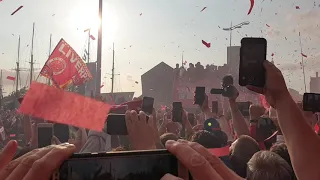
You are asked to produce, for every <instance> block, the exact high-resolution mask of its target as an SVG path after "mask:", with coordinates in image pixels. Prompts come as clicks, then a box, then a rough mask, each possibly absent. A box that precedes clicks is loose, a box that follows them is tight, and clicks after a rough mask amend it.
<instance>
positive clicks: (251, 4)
mask: <svg viewBox="0 0 320 180" xmlns="http://www.w3.org/2000/svg"><path fill="white" fill-rule="evenodd" d="M253 6H254V0H250V9H249V12H248V15H249V14H250V13H251V11H252V9H253Z"/></svg>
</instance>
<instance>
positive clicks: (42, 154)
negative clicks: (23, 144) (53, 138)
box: [0, 143, 76, 180]
mask: <svg viewBox="0 0 320 180" xmlns="http://www.w3.org/2000/svg"><path fill="white" fill-rule="evenodd" d="M10 146H14V145H10ZM11 148H12V149H11ZM11 148H10V149H11V150H14V148H13V147H11ZM75 150H76V149H75V146H74V145H71V144H69V143H64V144H61V145H51V146H48V147H44V148H40V149H34V150H32V151H31V152H29V153H27V154H25V155H23V156H21V157H19V158H17V159H15V160H13V161H11V162H9V163H6V165H5V166H4V167H3V168H1V169H0V180H20V179H23V180H34V179H41V180H49V179H50V178H51V176H52V173H53V172H54V170H56V169H57V168H59V166H60V165H61V164H62V163H63V161H64V160H66V159H68V157H69V156H71V155H72V153H73V152H74V151H75ZM5 151H6V150H5ZM5 151H4V152H5ZM8 154H9V155H11V153H8ZM0 160H1V159H0ZM1 164H2V160H1Z"/></svg>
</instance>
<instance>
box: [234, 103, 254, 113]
mask: <svg viewBox="0 0 320 180" xmlns="http://www.w3.org/2000/svg"><path fill="white" fill-rule="evenodd" d="M237 105H238V109H239V111H240V112H241V114H242V115H243V116H245V117H248V116H250V112H249V108H250V105H251V102H237Z"/></svg>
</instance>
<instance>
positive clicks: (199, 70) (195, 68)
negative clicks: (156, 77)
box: [174, 62, 229, 82]
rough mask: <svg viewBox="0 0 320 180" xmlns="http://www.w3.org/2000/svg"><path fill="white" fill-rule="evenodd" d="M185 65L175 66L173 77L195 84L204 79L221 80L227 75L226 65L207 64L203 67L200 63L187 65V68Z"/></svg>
mask: <svg viewBox="0 0 320 180" xmlns="http://www.w3.org/2000/svg"><path fill="white" fill-rule="evenodd" d="M185 65H186V64H183V65H182V66H180V64H176V67H175V69H174V72H175V77H176V78H180V79H182V80H184V81H189V82H196V81H199V80H202V79H205V78H206V77H215V78H217V79H221V78H222V77H223V76H224V75H225V74H228V73H229V72H228V70H229V68H228V67H227V65H224V66H216V65H214V64H207V65H206V66H205V67H204V66H203V65H202V64H201V63H200V62H197V63H196V64H193V63H189V66H188V67H185Z"/></svg>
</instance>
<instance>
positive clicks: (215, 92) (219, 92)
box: [210, 88, 224, 94]
mask: <svg viewBox="0 0 320 180" xmlns="http://www.w3.org/2000/svg"><path fill="white" fill-rule="evenodd" d="M223 92H224V91H223V89H215V88H212V89H211V90H210V94H222V93H223Z"/></svg>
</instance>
